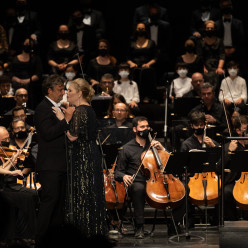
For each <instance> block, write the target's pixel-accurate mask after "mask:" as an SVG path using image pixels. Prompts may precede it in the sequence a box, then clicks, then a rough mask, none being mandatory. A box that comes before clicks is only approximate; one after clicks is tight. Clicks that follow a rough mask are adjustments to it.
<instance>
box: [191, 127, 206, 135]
mask: <svg viewBox="0 0 248 248" xmlns="http://www.w3.org/2000/svg"><path fill="white" fill-rule="evenodd" d="M193 130H194V133H195V134H196V135H202V134H203V133H204V128H193Z"/></svg>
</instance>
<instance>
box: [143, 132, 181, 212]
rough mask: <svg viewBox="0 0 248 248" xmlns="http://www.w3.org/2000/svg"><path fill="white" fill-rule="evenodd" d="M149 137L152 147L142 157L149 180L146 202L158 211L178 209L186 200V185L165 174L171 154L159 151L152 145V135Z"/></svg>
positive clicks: (144, 170)
mask: <svg viewBox="0 0 248 248" xmlns="http://www.w3.org/2000/svg"><path fill="white" fill-rule="evenodd" d="M148 137H149V141H150V147H149V148H148V150H146V151H144V152H143V153H142V155H141V157H142V160H141V161H142V170H143V172H144V173H145V174H146V175H147V177H148V178H149V179H148V180H147V182H146V201H147V203H148V204H149V205H150V206H151V207H153V208H156V209H166V208H173V207H176V206H178V205H180V203H181V202H182V200H183V199H184V196H185V188H184V185H183V184H182V182H181V181H180V180H179V179H178V178H176V177H174V176H173V175H172V174H165V168H166V165H167V163H168V160H169V158H170V153H169V152H167V151H165V150H157V149H156V148H155V147H154V146H152V145H151V142H152V137H151V134H150V133H149V135H148ZM150 148H151V149H150Z"/></svg>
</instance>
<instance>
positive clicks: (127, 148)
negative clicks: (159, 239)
mask: <svg viewBox="0 0 248 248" xmlns="http://www.w3.org/2000/svg"><path fill="white" fill-rule="evenodd" d="M149 130H150V126H149V123H148V119H147V118H146V117H143V116H137V117H135V118H134V119H133V131H134V133H135V138H134V139H132V140H131V141H129V142H128V143H127V144H125V145H124V146H123V148H122V149H121V150H120V152H119V155H118V159H117V165H116V170H115V179H116V180H117V181H123V182H124V184H125V185H126V186H127V187H128V194H129V196H130V197H131V201H132V203H133V207H134V218H135V225H136V231H135V238H138V239H143V238H144V208H145V196H146V177H145V175H144V174H143V173H142V172H141V171H139V172H138V173H137V176H136V177H135V180H133V177H132V176H133V175H134V174H135V173H136V171H137V168H138V167H139V165H140V162H141V155H142V153H143V152H144V151H145V150H147V149H148V147H149V145H150V142H149V141H148V134H149ZM151 145H152V146H154V147H155V148H156V149H157V150H164V147H163V146H162V144H161V143H160V142H159V141H157V140H153V141H152V143H151ZM173 212H174V213H175V214H174V213H173V216H174V220H175V222H176V228H178V230H177V231H178V232H180V230H179V225H178V223H179V221H181V220H182V218H183V215H184V213H185V209H184V208H181V207H178V208H177V209H173ZM168 234H170V235H172V234H176V230H175V227H174V225H173V223H171V222H170V223H168Z"/></svg>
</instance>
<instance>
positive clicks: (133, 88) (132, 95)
mask: <svg viewBox="0 0 248 248" xmlns="http://www.w3.org/2000/svg"><path fill="white" fill-rule="evenodd" d="M113 91H114V93H117V94H121V95H123V96H124V98H125V99H126V102H127V103H130V102H131V101H135V102H136V103H139V102H140V97H139V90H138V86H137V83H136V82H134V81H132V83H131V81H130V80H127V81H122V82H121V83H118V81H114V88H113Z"/></svg>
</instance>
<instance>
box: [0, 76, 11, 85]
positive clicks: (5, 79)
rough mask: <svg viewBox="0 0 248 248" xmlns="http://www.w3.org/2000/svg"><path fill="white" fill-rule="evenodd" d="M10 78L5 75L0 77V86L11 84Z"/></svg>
mask: <svg viewBox="0 0 248 248" xmlns="http://www.w3.org/2000/svg"><path fill="white" fill-rule="evenodd" d="M11 82H12V81H11V78H10V77H9V76H8V75H6V74H3V75H2V76H0V84H4V83H11Z"/></svg>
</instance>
